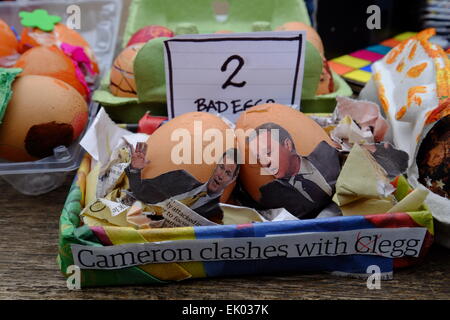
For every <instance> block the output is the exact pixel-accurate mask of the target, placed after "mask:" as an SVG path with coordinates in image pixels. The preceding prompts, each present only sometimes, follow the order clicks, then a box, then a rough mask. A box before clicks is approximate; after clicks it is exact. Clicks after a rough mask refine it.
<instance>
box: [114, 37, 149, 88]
mask: <svg viewBox="0 0 450 320" xmlns="http://www.w3.org/2000/svg"><path fill="white" fill-rule="evenodd" d="M144 44H145V43H136V44H134V45H132V46H129V47H126V48H125V49H124V50H123V51H122V52H121V53H120V54H119V55H118V56H117V58H116V60H114V63H113V66H112V67H111V73H110V85H109V91H110V92H111V93H112V94H113V95H115V96H117V97H136V96H137V91H136V82H135V79H134V67H133V65H134V59H135V58H136V55H137V53H138V52H139V50H140V49H141V48H142V47H143V46H144Z"/></svg>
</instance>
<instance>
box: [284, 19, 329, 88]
mask: <svg viewBox="0 0 450 320" xmlns="http://www.w3.org/2000/svg"><path fill="white" fill-rule="evenodd" d="M275 30H276V31H295V30H305V31H306V40H308V41H309V42H311V44H312V45H313V46H314V47H315V48H316V49H317V51H319V53H320V55H321V56H322V60H323V61H322V63H323V67H322V73H321V76H320V82H319V85H318V86H317V91H316V94H317V95H322V94H328V93H331V92H334V81H333V76H332V73H331V69H330V67H329V66H328V62H327V60H326V59H325V53H324V48H323V43H322V40H321V39H320V36H319V34H318V33H317V31H316V30H315V29H314V28H312V27H310V26H308V25H307V24H305V23H302V22H287V23H285V24H283V25H282V26H280V27H277V28H276V29H275Z"/></svg>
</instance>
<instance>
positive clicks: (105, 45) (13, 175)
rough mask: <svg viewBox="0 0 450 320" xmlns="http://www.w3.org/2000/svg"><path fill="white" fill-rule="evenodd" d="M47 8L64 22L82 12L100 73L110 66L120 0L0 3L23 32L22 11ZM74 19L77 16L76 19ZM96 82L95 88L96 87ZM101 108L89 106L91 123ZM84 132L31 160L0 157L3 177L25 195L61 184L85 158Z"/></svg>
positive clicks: (4, 15) (1, 14) (2, 13)
mask: <svg viewBox="0 0 450 320" xmlns="http://www.w3.org/2000/svg"><path fill="white" fill-rule="evenodd" d="M35 9H45V10H47V11H48V12H49V14H52V15H57V16H60V17H61V18H62V23H67V22H68V21H69V20H71V19H74V15H77V14H79V16H78V17H76V18H77V19H78V18H79V22H80V23H79V26H80V29H79V30H77V31H78V32H79V33H80V34H81V35H82V36H83V37H84V38H85V39H86V41H87V42H88V43H89V44H90V46H91V48H92V50H93V51H94V53H95V57H96V58H97V61H98V63H99V67H100V71H101V72H100V76H99V77H98V79H100V78H101V77H103V76H104V73H105V71H106V70H109V68H110V66H111V63H112V61H113V57H114V51H115V49H116V44H117V37H118V31H119V26H120V17H121V13H122V1H121V0H59V1H54V0H53V1H52V0H34V1H30V0H26V1H25V0H22V1H16V2H1V3H0V19H2V20H4V21H5V22H6V23H7V24H8V25H10V26H12V27H14V28H15V30H16V32H17V33H19V34H20V32H21V28H22V26H21V23H20V17H19V12H20V11H33V10H35ZM73 21H75V20H73ZM96 87H97V85H94V87H93V88H92V89H95V88H96ZM97 111H98V104H97V103H93V102H92V103H91V104H90V106H89V121H88V125H87V127H89V125H90V124H91V123H92V121H93V119H94V117H95V114H96V113H97ZM83 135H84V133H83V134H82V135H80V138H79V139H78V140H77V141H76V142H74V143H73V144H72V145H71V146H69V147H65V146H58V147H56V148H55V149H54V153H53V155H52V156H50V157H46V158H44V159H40V160H37V161H29V162H7V161H5V160H1V159H0V177H2V178H3V179H4V180H6V181H7V182H8V183H9V184H10V185H11V186H12V187H14V188H15V189H16V190H17V191H19V192H21V193H23V194H26V195H40V194H44V193H47V192H49V191H51V190H53V189H56V188H58V187H59V186H61V185H62V184H63V183H64V182H65V180H66V177H67V175H68V174H69V173H70V172H71V171H74V170H76V169H77V168H78V167H79V165H80V162H81V159H82V158H83V154H84V150H83V149H82V147H81V146H80V144H79V141H80V140H81V139H82V137H83Z"/></svg>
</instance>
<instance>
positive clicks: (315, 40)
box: [275, 21, 324, 56]
mask: <svg viewBox="0 0 450 320" xmlns="http://www.w3.org/2000/svg"><path fill="white" fill-rule="evenodd" d="M297 30H300V31H301V30H305V31H306V40H308V41H309V42H311V44H312V45H313V46H314V47H316V49H317V50H318V51H319V52H320V54H321V55H322V56H324V49H323V43H322V40H321V39H320V36H319V34H318V33H317V31H316V30H315V29H314V28H313V27H311V26H308V25H307V24H305V23H303V22H297V21H294V22H286V23H285V24H283V25H282V26H280V27H277V28H276V29H275V31H297Z"/></svg>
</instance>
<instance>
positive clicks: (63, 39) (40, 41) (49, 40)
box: [19, 23, 99, 73]
mask: <svg viewBox="0 0 450 320" xmlns="http://www.w3.org/2000/svg"><path fill="white" fill-rule="evenodd" d="M62 43H67V44H70V45H71V46H77V47H82V48H83V49H84V52H85V53H86V55H87V56H88V57H89V59H90V60H91V68H92V70H93V71H94V72H95V73H98V72H99V68H98V63H97V61H96V59H95V55H94V51H93V50H92V48H91V46H90V45H89V43H88V42H87V41H86V40H85V39H84V38H83V37H82V36H81V35H80V34H79V33H78V32H77V31H75V30H72V29H70V28H69V27H67V26H66V25H65V24H62V23H58V24H56V25H55V28H54V29H53V31H52V32H45V31H42V30H40V29H37V28H24V29H23V30H22V34H21V36H20V43H19V50H20V52H21V53H23V52H25V51H27V50H29V49H31V48H33V47H36V46H52V45H56V46H58V47H59V46H60V45H61V44H62Z"/></svg>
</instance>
